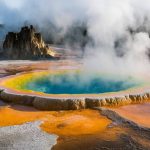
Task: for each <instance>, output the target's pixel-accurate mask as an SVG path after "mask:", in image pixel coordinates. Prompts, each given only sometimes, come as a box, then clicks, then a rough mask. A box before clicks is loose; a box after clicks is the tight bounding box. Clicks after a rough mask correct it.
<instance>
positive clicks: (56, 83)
mask: <svg viewBox="0 0 150 150" xmlns="http://www.w3.org/2000/svg"><path fill="white" fill-rule="evenodd" d="M146 86H147V87H146ZM0 87H1V91H0V97H1V99H2V100H4V101H7V102H13V103H17V104H23V105H30V106H34V107H35V108H37V109H41V110H76V109H85V108H93V107H101V106H114V105H115V106H116V105H125V104H130V103H136V102H142V101H145V100H148V99H149V98H150V94H149V93H144V92H141V91H142V90H141V89H145V88H147V89H148V88H149V84H148V83H146V84H145V82H143V81H141V80H139V79H135V78H132V77H121V76H117V75H107V74H99V73H95V74H90V73H85V72H82V71H76V70H69V71H68V70H67V71H66V70H52V71H35V72H29V73H21V74H17V75H14V76H9V77H6V78H3V79H2V80H1V81H0ZM139 91H140V94H139ZM135 92H136V93H138V94H135ZM143 93H144V94H143Z"/></svg>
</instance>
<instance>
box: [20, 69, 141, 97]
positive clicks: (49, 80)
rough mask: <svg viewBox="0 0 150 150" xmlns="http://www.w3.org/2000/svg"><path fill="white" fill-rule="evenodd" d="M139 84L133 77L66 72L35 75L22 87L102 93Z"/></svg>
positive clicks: (51, 91)
mask: <svg viewBox="0 0 150 150" xmlns="http://www.w3.org/2000/svg"><path fill="white" fill-rule="evenodd" d="M138 85H139V83H138V82H136V81H134V80H133V79H132V78H120V79H119V78H117V77H115V76H114V77H110V76H106V75H100V74H95V75H89V76H88V75H85V74H84V73H80V72H76V73H67V72H65V73H61V74H60V73H56V74H54V73H53V74H51V73H48V74H46V75H44V76H39V77H35V78H34V77H33V78H32V79H31V80H28V81H27V82H25V83H24V84H23V85H22V86H21V89H22V90H31V91H37V92H42V93H46V94H100V93H108V92H118V91H123V90H127V89H129V88H133V87H135V86H138Z"/></svg>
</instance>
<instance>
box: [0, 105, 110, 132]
mask: <svg viewBox="0 0 150 150" xmlns="http://www.w3.org/2000/svg"><path fill="white" fill-rule="evenodd" d="M35 120H42V121H43V124H42V125H41V128H42V129H43V130H45V131H47V132H48V133H54V134H57V135H83V134H94V133H96V132H101V131H103V130H105V129H106V127H107V125H108V124H110V123H111V121H110V120H108V119H107V118H106V117H104V116H102V115H100V113H99V112H98V111H96V110H81V111H59V112H55V111H51V112H50V111H45V112H44V111H38V110H36V109H33V108H30V107H25V106H16V105H15V106H2V107H1V108H0V126H10V125H17V124H22V123H25V122H30V121H35Z"/></svg>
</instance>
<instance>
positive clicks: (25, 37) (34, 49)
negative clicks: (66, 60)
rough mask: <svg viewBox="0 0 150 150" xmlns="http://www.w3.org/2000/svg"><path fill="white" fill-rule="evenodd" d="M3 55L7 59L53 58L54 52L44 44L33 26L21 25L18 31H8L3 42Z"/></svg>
mask: <svg viewBox="0 0 150 150" xmlns="http://www.w3.org/2000/svg"><path fill="white" fill-rule="evenodd" d="M3 56H4V57H6V58H9V59H36V58H54V57H55V52H54V51H53V50H52V49H50V48H49V47H48V45H46V44H45V42H44V41H43V39H42V36H41V34H40V33H37V32H36V30H35V28H34V27H33V26H32V25H31V26H30V27H27V26H25V27H22V28H21V31H20V32H19V33H14V32H9V33H8V34H7V35H6V38H5V40H4V43H3Z"/></svg>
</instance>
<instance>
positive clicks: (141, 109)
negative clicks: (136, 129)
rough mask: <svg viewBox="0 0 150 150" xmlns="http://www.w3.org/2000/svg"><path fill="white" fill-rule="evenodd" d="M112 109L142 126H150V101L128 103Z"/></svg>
mask: <svg viewBox="0 0 150 150" xmlns="http://www.w3.org/2000/svg"><path fill="white" fill-rule="evenodd" d="M111 109H112V110H114V111H115V112H117V113H118V114H119V115H121V116H123V117H125V118H127V119H129V120H132V121H134V122H136V123H138V124H140V125H142V126H145V127H150V103H144V104H134V105H127V106H122V107H118V108H111Z"/></svg>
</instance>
